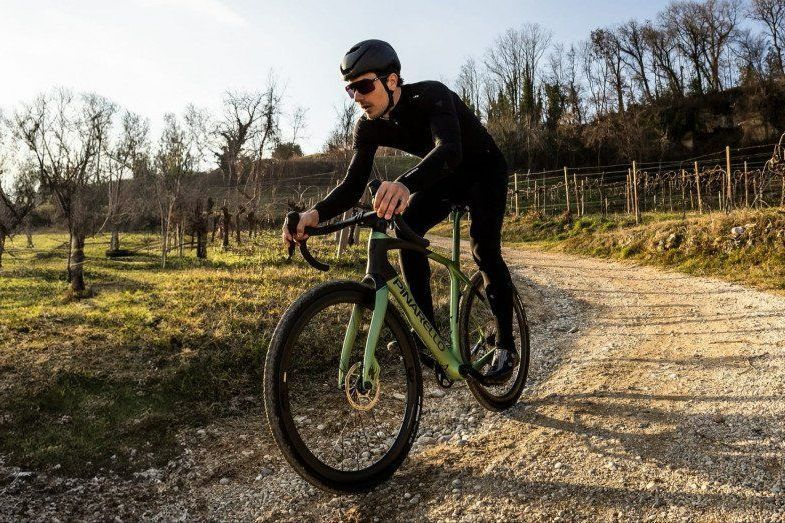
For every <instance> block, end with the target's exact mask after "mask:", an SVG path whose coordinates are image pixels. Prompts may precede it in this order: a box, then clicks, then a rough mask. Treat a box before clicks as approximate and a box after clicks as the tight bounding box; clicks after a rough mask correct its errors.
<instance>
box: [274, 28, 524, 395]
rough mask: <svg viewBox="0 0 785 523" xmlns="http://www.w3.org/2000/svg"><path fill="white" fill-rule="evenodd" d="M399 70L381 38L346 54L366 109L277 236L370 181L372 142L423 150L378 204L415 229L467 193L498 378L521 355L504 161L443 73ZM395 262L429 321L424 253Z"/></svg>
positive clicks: (340, 205)
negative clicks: (330, 172) (311, 200)
mask: <svg viewBox="0 0 785 523" xmlns="http://www.w3.org/2000/svg"><path fill="white" fill-rule="evenodd" d="M400 72H401V63H400V61H399V60H398V56H397V54H396V53H395V50H394V49H393V48H392V47H391V46H390V44H388V43H387V42H383V41H381V40H365V41H363V42H360V43H358V44H357V45H354V46H353V47H352V48H351V49H349V51H348V52H347V53H346V55H345V56H344V57H343V60H342V61H341V74H342V75H343V79H344V81H346V82H347V83H348V85H347V86H346V91H347V92H348V93H349V96H351V97H352V98H353V99H354V101H355V102H356V103H357V104H358V105H359V106H360V107H361V108H362V110H363V112H364V114H363V115H362V116H361V117H360V118H359V119H358V120H357V123H356V125H355V127H354V138H353V142H354V143H353V148H354V156H353V157H352V160H351V163H350V165H349V168H348V172H347V174H346V177H345V178H344V179H343V181H342V182H341V183H340V184H339V185H338V186H337V187H336V188H335V189H334V190H333V191H332V192H330V194H328V195H327V196H326V197H325V199H324V200H322V201H321V202H319V203H317V204H316V205H315V206H314V207H313V209H310V210H308V211H305V212H303V213H301V214H300V221H299V224H298V227H297V232H296V234H295V236H294V238H292V236H291V235H290V234H289V232H288V230H287V229H286V227H284V230H283V235H282V236H283V240H284V243H285V244H289V243H290V242H293V241H294V242H296V241H298V240H302V239H305V238H307V235H306V234H304V232H303V229H304V228H305V227H306V226H315V225H318V224H319V222H320V221H326V220H329V219H330V218H333V217H334V216H337V215H338V214H340V213H342V212H343V211H346V210H347V209H349V208H350V207H352V206H353V205H355V204H356V202H357V201H358V200H359V199H360V197H361V196H362V193H363V190H364V189H365V186H366V184H367V182H368V178H369V176H370V173H371V170H372V167H373V158H374V154H375V153H376V149H377V147H379V146H387V147H394V148H396V149H401V150H403V151H406V152H408V153H410V154H413V155H415V156H418V157H420V158H421V161H420V162H419V163H418V164H417V165H415V166H414V167H413V168H412V169H410V170H409V171H407V172H406V173H404V174H403V175H401V176H399V177H398V178H397V179H396V180H395V181H393V182H382V184H381V186H380V187H379V190H378V192H377V193H376V198H375V200H374V210H375V211H376V212H377V213H378V215H379V216H380V217H381V216H384V217H385V218H386V219H390V218H391V217H392V216H393V214H400V213H403V219H404V220H405V221H406V223H407V224H409V226H410V227H411V228H412V230H413V231H414V232H416V233H417V234H420V235H424V234H425V233H426V232H427V231H428V230H429V229H430V228H431V227H433V226H434V225H436V224H437V223H439V222H440V221H442V220H444V219H445V218H446V217H447V215H448V214H449V212H450V206H451V203H452V202H468V204H469V206H470V209H471V225H470V230H469V232H470V237H471V249H472V255H473V257H474V260H475V261H476V262H477V265H478V266H479V268H480V272H481V273H482V275H483V278H484V280H485V289H486V294H487V296H488V300H489V302H490V305H491V309H492V311H493V313H494V315H495V316H496V318H497V326H498V333H499V336H498V340H497V346H496V350H495V353H494V358H493V361H492V363H491V370H490V372H489V373H488V374H487V379H488V381H490V382H492V383H503V382H504V381H506V380H507V379H508V378H509V376H510V375H511V374H512V372H513V370H514V369H515V366H516V365H517V360H518V356H517V351H516V350H515V343H514V338H513V335H512V280H511V279H510V272H509V270H508V269H507V265H506V264H505V263H504V260H503V259H502V256H501V227H502V220H503V218H504V209H505V206H506V202H507V164H506V163H505V160H504V157H503V156H502V154H501V152H500V151H499V149H498V147H497V146H496V143H495V142H494V141H493V138H491V136H490V134H488V132H487V131H486V129H485V128H484V127H483V125H482V124H481V123H480V120H479V119H478V118H477V116H476V115H475V114H474V113H473V112H472V111H471V110H470V109H469V108H468V107H467V106H466V105H465V104H464V103H463V101H461V99H460V97H459V96H458V95H456V94H455V93H454V92H452V91H451V90H450V89H448V88H447V87H446V86H445V85H444V84H442V83H440V82H433V81H426V82H418V83H414V84H406V85H404V84H403V79H402V78H401V76H400ZM401 268H402V270H403V274H404V277H405V278H406V281H407V282H408V284H409V286H410V288H411V290H412V294H413V296H414V298H415V300H416V301H417V303H418V305H419V306H420V308H421V309H422V310H423V313H424V314H425V315H426V317H427V318H428V319H429V320H430V321H431V322H432V323H434V324H435V321H434V312H433V298H432V296H431V288H430V266H429V264H428V260H427V258H426V257H425V256H424V255H423V254H421V253H417V252H413V251H408V250H402V251H401ZM418 341H419V340H418Z"/></svg>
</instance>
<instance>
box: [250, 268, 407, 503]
mask: <svg viewBox="0 0 785 523" xmlns="http://www.w3.org/2000/svg"><path fill="white" fill-rule="evenodd" d="M355 307H357V312H358V316H357V325H358V329H357V334H356V337H355V339H354V343H353V344H352V345H351V353H350V355H349V360H348V362H347V365H346V369H347V370H348V372H347V373H346V374H345V376H344V377H343V379H341V381H340V383H339V381H338V369H339V363H340V356H341V347H342V345H343V343H344V336H345V334H346V331H347V326H348V325H349V323H350V317H351V314H352V310H353V309H354V308H355ZM373 307H374V290H373V289H372V288H370V287H368V286H366V285H363V284H360V283H357V282H352V281H334V282H327V283H324V284H322V285H319V286H317V287H315V288H313V289H311V290H310V291H308V292H306V293H305V294H303V295H302V296H301V297H300V298H299V299H297V300H296V301H295V302H294V303H293V304H292V305H291V306H290V307H289V309H288V310H287V311H286V313H285V314H284V316H283V317H282V318H281V321H280V322H279V323H278V326H277V327H276V329H275V332H274V333H273V338H272V342H271V344H270V350H269V352H268V354H267V358H266V361H265V369H264V389H265V390H264V396H265V407H266V411H267V419H268V421H269V424H270V429H271V430H272V433H273V436H274V438H275V440H276V442H277V443H278V446H279V447H280V449H281V451H282V453H283V455H284V457H285V458H286V460H287V461H288V462H289V464H290V465H291V466H292V467H293V468H294V469H295V471H297V472H298V473H299V474H300V475H301V476H302V477H303V478H305V479H306V480H307V481H309V482H310V483H312V484H313V485H315V486H317V487H319V488H321V489H324V490H329V491H334V492H359V491H365V490H369V489H371V488H372V487H373V486H374V485H376V484H378V483H379V482H381V481H383V480H385V479H387V478H388V477H389V476H390V475H392V474H393V472H395V470H396V469H397V468H398V467H399V466H400V465H401V463H402V462H403V460H404V459H405V458H406V456H407V454H408V452H409V450H410V448H411V445H412V443H413V441H414V437H415V436H416V433H417V426H418V424H419V418H420V410H421V407H422V375H421V371H420V366H419V362H418V360H417V355H416V354H415V352H414V348H413V344H412V339H411V336H410V335H409V333H408V330H407V329H405V328H404V323H403V321H402V319H401V317H400V315H399V313H398V312H397V310H396V309H395V308H394V307H392V306H389V307H388V308H387V314H386V317H385V322H384V325H383V326H382V330H381V333H380V336H379V342H378V344H377V348H376V360H377V361H378V364H379V365H378V368H374V369H373V370H372V379H371V382H370V383H363V382H362V379H361V377H362V365H363V355H364V348H365V341H366V338H367V335H368V327H369V324H370V320H371V314H372V312H373Z"/></svg>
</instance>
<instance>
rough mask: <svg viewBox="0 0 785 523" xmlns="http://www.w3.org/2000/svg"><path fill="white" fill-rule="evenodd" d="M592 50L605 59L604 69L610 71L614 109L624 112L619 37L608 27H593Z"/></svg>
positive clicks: (623, 85) (623, 81)
mask: <svg viewBox="0 0 785 523" xmlns="http://www.w3.org/2000/svg"><path fill="white" fill-rule="evenodd" d="M591 44H592V51H593V53H594V55H595V56H597V57H598V58H600V59H602V60H604V61H605V70H606V71H608V72H609V73H610V80H611V82H612V88H613V90H614V92H615V94H616V110H617V111H619V112H624V88H625V84H626V82H625V78H624V72H623V69H622V63H623V61H622V50H621V45H620V44H619V39H618V38H617V37H616V34H614V32H613V31H611V30H609V29H595V30H594V31H592V32H591Z"/></svg>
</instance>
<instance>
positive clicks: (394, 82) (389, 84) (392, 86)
mask: <svg viewBox="0 0 785 523" xmlns="http://www.w3.org/2000/svg"><path fill="white" fill-rule="evenodd" d="M393 78H394V80H393ZM398 81H399V77H398V75H397V74H396V73H390V75H389V76H388V77H387V88H388V89H389V90H390V91H392V90H393V89H395V88H396V87H398Z"/></svg>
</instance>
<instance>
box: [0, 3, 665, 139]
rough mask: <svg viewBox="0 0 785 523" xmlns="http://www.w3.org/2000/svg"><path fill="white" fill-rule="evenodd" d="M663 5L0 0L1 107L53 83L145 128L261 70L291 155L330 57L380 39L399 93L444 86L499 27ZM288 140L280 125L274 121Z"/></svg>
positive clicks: (572, 23)
mask: <svg viewBox="0 0 785 523" xmlns="http://www.w3.org/2000/svg"><path fill="white" fill-rule="evenodd" d="M666 3H667V2H665V1H660V0H658V1H648V2H647V1H643V0H630V1H624V2H621V1H619V0H596V1H593V2H585V1H577V0H552V1H550V2H542V1H537V0H517V1H514V0H503V1H502V0H500V1H493V0H486V1H478V0H470V1H469V0H452V1H430V2H427V1H412V0H400V1H382V0H353V1H324V0H322V1H316V0H304V1H299V2H298V1H295V0H289V1H285V0H258V1H250V0H236V1H230V0H124V1H111V0H110V1H107V0H104V1H91V0H80V1H67V0H60V1H35V0H27V1H22V0H0V108H3V109H5V110H6V111H8V110H12V109H13V106H14V105H15V104H16V103H18V102H20V101H26V100H30V99H32V98H33V97H34V96H35V95H36V94H37V93H40V92H42V91H45V90H48V89H50V88H51V87H54V86H65V87H69V88H72V89H74V90H76V91H95V92H97V93H99V94H101V95H103V96H106V97H108V98H110V99H112V100H113V101H115V102H117V103H118V104H120V105H121V106H123V107H124V108H127V109H130V110H132V111H135V112H137V113H140V114H142V115H144V116H146V117H148V118H149V119H150V120H151V122H152V123H153V128H154V129H158V127H159V124H160V122H161V117H162V115H163V113H165V112H176V113H178V114H179V113H181V112H182V110H183V108H184V107H185V106H186V105H187V104H188V103H194V104H196V105H197V106H202V107H207V108H209V109H211V110H213V111H217V109H218V108H219V106H220V101H221V96H222V93H223V92H224V91H225V90H226V89H248V90H255V89H262V88H263V87H264V85H265V83H266V79H267V75H268V72H269V71H270V70H271V69H272V70H274V71H275V73H276V74H277V76H278V77H279V79H280V81H281V82H282V83H283V84H285V85H286V99H285V102H286V105H287V107H288V109H289V111H291V110H292V109H293V108H294V107H295V106H303V107H305V108H306V109H307V110H308V112H307V122H306V123H307V128H306V130H305V131H304V133H305V135H306V136H305V138H304V139H302V140H300V142H301V145H302V146H303V150H304V152H305V153H306V154H307V153H312V152H317V151H319V150H321V147H322V144H323V143H324V141H325V140H326V138H327V135H328V133H329V131H330V129H331V128H332V127H333V125H334V122H335V109H334V108H335V107H338V106H339V104H340V103H341V101H342V99H343V98H344V97H346V95H345V94H344V92H343V83H342V81H341V79H340V77H339V75H338V63H339V61H340V59H341V57H342V56H343V53H344V52H345V51H346V50H347V49H348V48H349V47H350V46H351V45H353V44H354V43H356V42H358V41H360V40H364V39H366V38H381V39H384V40H387V41H389V42H390V43H391V44H393V46H394V47H395V48H396V50H397V51H398V54H399V56H400V58H401V61H402V63H403V70H402V76H403V77H404V78H405V79H406V80H407V81H408V82H415V81H419V80H425V79H437V80H442V81H445V82H446V83H448V84H452V81H453V79H454V78H455V76H456V75H457V73H458V70H459V67H460V65H461V64H462V63H463V62H464V60H465V59H466V58H467V57H469V56H474V57H476V58H480V57H481V56H482V54H483V52H484V51H485V49H486V48H487V47H488V46H489V45H490V44H491V43H492V42H493V40H494V38H495V37H496V36H497V35H498V34H500V33H501V32H503V31H504V30H505V29H507V28H509V27H513V26H519V25H520V24H523V23H526V22H538V23H540V24H541V25H543V26H544V27H546V28H548V29H550V30H551V31H553V32H554V40H555V41H563V42H571V41H577V40H580V39H584V38H586V37H587V36H588V34H589V32H590V31H591V29H592V28H594V27H597V26H606V25H612V24H615V23H618V22H622V21H624V20H626V19H629V18H633V17H634V18H638V19H645V18H651V17H653V15H654V14H656V12H657V11H658V10H660V9H661V8H662V7H663V6H664V5H665V4H666ZM282 124H283V128H284V132H288V126H287V125H286V118H284V119H282Z"/></svg>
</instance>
